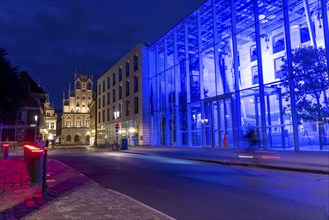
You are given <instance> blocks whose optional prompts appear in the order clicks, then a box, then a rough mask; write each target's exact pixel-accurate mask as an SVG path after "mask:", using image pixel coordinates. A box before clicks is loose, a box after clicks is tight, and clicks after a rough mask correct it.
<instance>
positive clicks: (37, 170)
mask: <svg viewBox="0 0 329 220" xmlns="http://www.w3.org/2000/svg"><path fill="white" fill-rule="evenodd" d="M43 155H44V150H43V149H40V148H37V147H34V146H31V145H24V159H25V161H26V165H27V169H28V171H29V174H30V177H31V182H32V183H41V181H42V178H43Z"/></svg>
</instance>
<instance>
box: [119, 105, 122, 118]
mask: <svg viewBox="0 0 329 220" xmlns="http://www.w3.org/2000/svg"><path fill="white" fill-rule="evenodd" d="M121 111H122V103H119V118H121Z"/></svg>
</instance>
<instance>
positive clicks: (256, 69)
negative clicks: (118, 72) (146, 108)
mask: <svg viewBox="0 0 329 220" xmlns="http://www.w3.org/2000/svg"><path fill="white" fill-rule="evenodd" d="M328 9H329V2H328V1H327V0H316V1H315V0H304V1H301V0H271V1H268V0H248V1H246V0H230V1H227V0H208V1H205V3H204V4H202V5H201V6H200V7H199V8H198V9H197V10H195V11H194V12H192V13H191V14H189V15H188V16H187V17H186V18H185V19H184V20H182V21H181V22H179V23H178V24H177V25H176V26H175V27H173V28H172V29H171V30H169V31H168V32H167V33H165V34H164V35H163V36H162V37H160V38H159V39H158V40H157V41H155V42H154V43H153V44H152V45H151V46H150V47H149V87H148V90H149V91H150V92H149V97H150V100H151V101H150V105H151V107H150V112H149V114H150V144H151V145H154V146H178V147H181V146H189V147H222V148H234V149H239V148H244V147H246V146H247V143H246V142H245V141H244V136H245V135H246V133H247V132H248V130H249V129H251V128H253V129H255V130H256V133H257V134H258V137H259V140H260V141H259V146H258V147H259V148H262V149H287V150H310V149H312V150H323V149H324V150H328V144H329V139H328V138H329V125H328V121H329V107H328V97H329V86H328V60H329V55H328V54H329V50H328V48H329V32H328V29H329V26H328V13H329V12H328Z"/></svg>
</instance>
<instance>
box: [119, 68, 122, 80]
mask: <svg viewBox="0 0 329 220" xmlns="http://www.w3.org/2000/svg"><path fill="white" fill-rule="evenodd" d="M121 80H122V67H120V68H119V82H121Z"/></svg>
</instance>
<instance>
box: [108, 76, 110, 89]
mask: <svg viewBox="0 0 329 220" xmlns="http://www.w3.org/2000/svg"><path fill="white" fill-rule="evenodd" d="M110 85H111V78H110V77H109V76H108V77H107V88H108V89H109V88H110Z"/></svg>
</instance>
